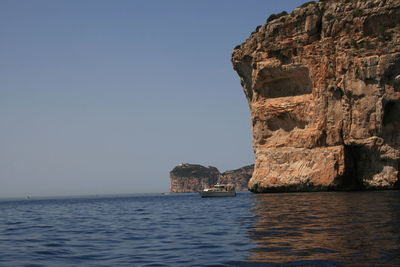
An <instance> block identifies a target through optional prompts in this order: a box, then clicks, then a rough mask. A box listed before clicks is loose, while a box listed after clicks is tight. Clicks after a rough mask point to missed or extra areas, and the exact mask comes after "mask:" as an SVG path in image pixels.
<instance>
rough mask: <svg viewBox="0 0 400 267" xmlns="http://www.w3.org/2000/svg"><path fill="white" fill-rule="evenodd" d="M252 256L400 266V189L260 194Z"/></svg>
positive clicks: (270, 259)
mask: <svg viewBox="0 0 400 267" xmlns="http://www.w3.org/2000/svg"><path fill="white" fill-rule="evenodd" d="M254 198H255V207H254V208H253V212H254V213H255V214H256V219H255V222H254V228H253V229H252V230H251V231H249V236H250V239H251V242H253V243H254V244H255V248H253V249H251V250H250V255H249V258H248V260H249V261H250V262H264V263H271V264H273V263H280V264H290V265H314V266H320V265H323V266H329V265H349V264H350V265H358V266H366V265H369V266H372V265H380V266H382V265H383V266H400V192H399V191H383V192H351V193H346V192H323V193H291V194H266V195H256V196H255V197H254Z"/></svg>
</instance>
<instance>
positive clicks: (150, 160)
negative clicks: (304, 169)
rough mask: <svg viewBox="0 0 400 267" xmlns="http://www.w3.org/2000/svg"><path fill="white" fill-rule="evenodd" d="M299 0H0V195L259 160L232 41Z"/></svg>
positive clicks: (161, 184) (160, 178)
mask: <svg viewBox="0 0 400 267" xmlns="http://www.w3.org/2000/svg"><path fill="white" fill-rule="evenodd" d="M303 2H304V1H293V0H292V1H289V0H282V1H278V2H272V1H261V0H249V1H238V0H220V1H211V0H202V1H184V0H170V1H161V0H150V1H149V0H136V1H127V0H120V1H106V0H99V1H97V0H84V1H77V0H72V1H71V0H68V1H67V0H58V1H50V0H46V1H45V0H37V1H24V0H16V1H15V0H3V1H1V2H0V25H2V26H0V35H1V38H2V49H0V57H1V58H2V60H1V62H0V113H1V114H2V116H0V125H1V131H0V146H1V148H2V149H1V151H0V198H3V197H21V196H22V197H23V196H27V195H29V196H57V195H60V196H63V195H93V194H130V193H149V192H165V191H168V189H169V179H168V175H169V171H170V170H171V169H172V168H173V167H174V166H175V165H177V164H179V163H182V162H185V163H186V162H187V163H194V164H202V165H206V166H208V165H212V166H216V167H217V168H218V169H219V170H220V171H225V170H230V169H237V168H240V167H243V166H245V165H248V164H251V163H252V162H253V160H254V157H253V152H252V144H251V121H250V114H249V108H248V104H247V102H246V99H245V96H244V94H243V92H242V88H241V86H240V82H239V78H238V76H237V74H236V73H235V72H234V70H233V69H232V66H231V63H230V56H231V52H232V50H233V48H234V47H235V46H236V45H238V44H240V43H242V42H243V41H244V40H245V39H247V38H248V36H249V35H250V33H251V32H252V31H253V30H254V29H255V28H256V26H257V25H260V24H264V22H265V21H266V19H267V18H268V16H269V15H270V14H272V13H278V12H281V11H283V10H286V11H288V12H291V11H292V10H293V9H294V8H296V7H297V6H299V5H300V4H302V3H303Z"/></svg>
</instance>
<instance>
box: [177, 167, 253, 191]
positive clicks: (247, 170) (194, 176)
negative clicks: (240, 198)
mask: <svg viewBox="0 0 400 267" xmlns="http://www.w3.org/2000/svg"><path fill="white" fill-rule="evenodd" d="M253 167H254V165H249V166H245V167H243V168H240V169H237V170H233V171H226V172H224V173H220V172H219V171H218V169H217V168H215V167H212V166H209V167H204V166H202V165H197V164H187V163H185V164H179V165H178V166H176V167H175V168H174V169H173V170H172V171H171V172H170V174H169V176H170V183H171V188H170V191H171V192H198V191H201V190H203V189H204V188H207V187H210V186H211V185H214V184H216V183H226V184H233V185H234V186H235V188H236V190H238V191H240V190H247V185H248V182H249V180H250V178H251V175H252V173H253Z"/></svg>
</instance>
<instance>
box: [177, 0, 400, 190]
mask: <svg viewBox="0 0 400 267" xmlns="http://www.w3.org/2000/svg"><path fill="white" fill-rule="evenodd" d="M232 63H233V67H234V69H235V70H236V72H237V73H238V75H239V76H240V81H241V84H242V86H243V90H244V93H245V95H246V98H247V100H248V103H249V106H250V110H251V117H252V125H253V129H252V130H253V148H254V151H255V157H256V162H255V167H254V174H253V177H252V179H251V180H250V182H249V189H250V190H251V191H253V192H282V191H316V190H317V191H318V190H346V189H349V190H353V189H393V188H399V187H400V172H399V169H400V1H399V0H352V1H348V0H331V1H326V0H325V1H319V2H315V1H310V2H307V3H305V4H303V5H302V6H301V7H299V8H296V9H295V10H294V11H293V12H292V13H290V14H287V13H286V12H282V13H280V14H273V15H271V16H270V17H269V18H268V20H267V22H266V23H265V24H264V25H260V26H259V27H257V28H256V30H255V31H254V32H253V33H252V34H251V35H250V37H249V38H248V39H247V40H246V41H245V42H244V43H242V44H241V45H238V46H237V47H235V49H234V51H233V53H232ZM213 171H214V172H215V175H217V171H216V170H215V169H212V170H211V169H210V170H209V173H212V172H213ZM172 173H174V172H172ZM210 175H211V174H210ZM189 176H190V175H188V177H189ZM193 176H194V177H196V175H193ZM204 179H206V178H204ZM213 179H214V180H212V179H211V180H212V181H216V180H217V178H216V177H214V178H213ZM175 180H177V178H174V181H175ZM189 181H190V179H188V180H187V182H189ZM194 181H197V180H194ZM207 183H208V181H204V183H201V184H200V185H198V186H197V187H196V189H197V188H200V187H201V186H203V185H205V184H207ZM177 187H179V186H177ZM179 188H182V189H184V188H186V187H185V186H184V185H183V184H182V187H179ZM187 188H188V189H189V188H193V187H191V186H187Z"/></svg>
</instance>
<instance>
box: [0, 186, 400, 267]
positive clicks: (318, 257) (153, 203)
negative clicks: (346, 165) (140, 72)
mask: <svg viewBox="0 0 400 267" xmlns="http://www.w3.org/2000/svg"><path fill="white" fill-rule="evenodd" d="M0 266H7V267H8V266H32V267H33V266H400V191H368V192H315V193H281V194H252V193H249V192H239V193H238V195H237V196H236V197H229V198H201V197H200V196H199V195H198V194H196V193H181V194H143V195H124V196H122V195H121V196H95V197H65V198H60V197H59V198H33V197H32V198H30V199H3V200H0Z"/></svg>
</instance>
